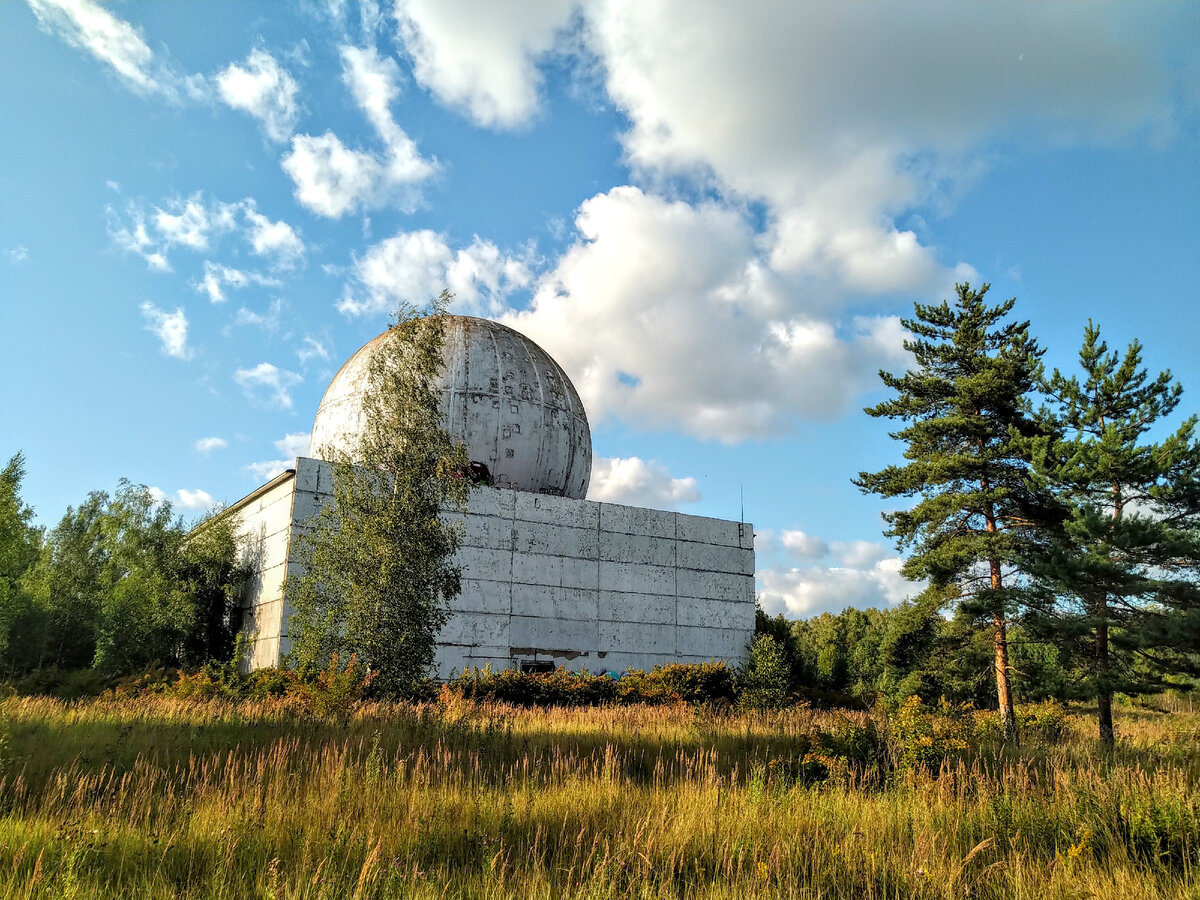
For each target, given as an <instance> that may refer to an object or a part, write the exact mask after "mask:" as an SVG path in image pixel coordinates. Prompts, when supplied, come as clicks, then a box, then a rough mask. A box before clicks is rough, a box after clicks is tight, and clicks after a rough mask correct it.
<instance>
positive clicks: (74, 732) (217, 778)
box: [0, 698, 1200, 900]
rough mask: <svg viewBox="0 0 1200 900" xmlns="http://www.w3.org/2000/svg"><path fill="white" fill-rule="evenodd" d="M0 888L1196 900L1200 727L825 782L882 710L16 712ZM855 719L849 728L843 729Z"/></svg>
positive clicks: (166, 707)
mask: <svg viewBox="0 0 1200 900" xmlns="http://www.w3.org/2000/svg"><path fill="white" fill-rule="evenodd" d="M0 712H2V713H3V715H4V716H5V719H6V722H7V732H8V746H7V748H5V749H4V751H3V754H4V780H3V783H2V784H0V897H13V898H17V897H21V898H24V897H79V898H86V897H150V898H153V897H177V896H186V897H205V898H207V897H223V898H225V897H227V898H242V897H273V898H298V897H313V898H317V897H328V898H343V897H514V898H527V897H529V898H537V897H545V898H559V897H566V898H576V897H579V898H583V897H596V898H601V897H680V896H686V897H747V896H780V897H814V898H815V897H830V898H832V897H877V898H885V897H888V898H890V897H909V896H913V897H929V898H950V897H955V898H958V897H965V896H970V897H1018V898H1019V897H1028V898H1037V900H1053V898H1068V897H1070V898H1075V897H1101V898H1118V897H1128V898H1135V897H1136V898H1145V897H1150V898H1154V897H1164V898H1166V897H1180V898H1182V897H1197V896H1200V881H1198V879H1197V877H1196V876H1197V863H1198V862H1200V858H1198V854H1200V787H1198V786H1200V749H1198V748H1197V741H1196V737H1197V734H1198V732H1200V715H1197V714H1194V713H1188V712H1187V711H1173V712H1169V713H1168V712H1162V711H1155V710H1141V709H1138V710H1131V711H1127V712H1126V714H1125V715H1124V717H1123V718H1122V720H1121V724H1122V726H1123V731H1122V742H1121V745H1120V746H1119V747H1118V749H1117V751H1116V752H1115V753H1114V754H1112V755H1108V756H1105V755H1103V754H1101V753H1100V751H1099V749H1098V747H1097V745H1096V744H1095V743H1094V742H1093V741H1092V738H1091V735H1092V731H1093V729H1094V724H1093V723H1092V722H1091V721H1089V720H1087V719H1085V718H1083V717H1072V718H1071V719H1069V721H1068V729H1067V733H1066V736H1065V737H1063V738H1061V739H1058V740H1055V741H1053V742H1038V741H1035V740H1030V739H1027V740H1026V741H1025V744H1024V745H1023V747H1022V750H1021V751H1020V752H1019V753H1017V752H1012V751H1003V750H1001V749H1000V748H996V747H992V746H985V747H982V748H979V749H977V750H975V751H972V752H971V753H969V754H968V755H967V757H966V758H964V759H962V760H958V761H955V762H954V763H952V764H948V765H947V766H946V767H945V768H944V769H943V770H942V771H941V772H940V773H938V774H937V775H936V777H935V776H934V775H933V774H931V773H925V772H916V773H905V772H900V773H897V774H894V775H892V776H891V777H888V778H885V779H879V778H875V779H870V778H866V779H864V778H860V777H859V775H860V773H855V772H853V771H851V772H849V773H847V774H846V775H845V776H844V777H842V778H841V779H838V780H836V783H835V782H820V781H813V780H811V779H809V778H807V777H804V776H802V774H801V770H800V769H799V768H798V767H797V764H798V760H799V759H800V758H802V757H803V755H804V754H805V753H806V752H807V751H808V750H809V749H810V748H811V747H812V746H813V745H814V736H815V735H816V734H817V732H819V731H825V732H831V731H834V730H836V728H837V727H839V722H843V723H844V721H845V720H846V719H847V718H848V719H850V720H851V721H857V722H858V723H860V724H862V723H865V721H866V718H867V714H865V713H851V714H840V713H816V712H811V711H808V710H796V711H790V712H786V713H777V714H762V715H755V716H739V715H726V714H721V713H714V712H706V711H696V710H693V709H691V708H686V707H684V708H680V707H660V708H651V707H612V708H598V709H560V710H549V711H546V710H525V709H517V708H512V707H503V706H476V705H472V704H469V703H461V702H460V703H452V704H450V705H449V706H447V707H442V706H439V705H436V704H430V705H417V706H413V705H393V704H367V705H364V706H363V707H362V708H360V709H359V710H358V711H357V713H356V714H355V715H354V717H353V718H352V719H351V721H350V722H349V724H348V725H346V726H344V727H339V726H334V725H328V724H320V723H316V722H313V721H311V720H309V719H306V718H304V717H303V715H302V714H301V712H300V710H299V709H297V708H296V707H295V706H293V705H290V704H289V703H287V702H262V703H244V704H239V705H232V704H228V703H222V702H216V701H213V702H189V701H182V700H175V699H169V698H148V699H139V700H126V701H107V702H106V701H97V702H90V703H83V704H77V705H65V704H62V703H59V702H56V701H52V700H43V699H12V700H8V701H6V702H5V703H4V704H3V705H2V707H0ZM839 717H840V718H839Z"/></svg>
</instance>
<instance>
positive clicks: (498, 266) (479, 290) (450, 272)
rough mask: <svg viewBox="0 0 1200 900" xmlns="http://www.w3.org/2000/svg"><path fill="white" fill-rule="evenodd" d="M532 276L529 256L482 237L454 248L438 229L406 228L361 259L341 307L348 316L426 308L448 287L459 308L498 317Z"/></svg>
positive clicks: (340, 302)
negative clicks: (407, 307)
mask: <svg viewBox="0 0 1200 900" xmlns="http://www.w3.org/2000/svg"><path fill="white" fill-rule="evenodd" d="M532 278H533V274H532V272H531V271H530V269H529V266H528V265H527V264H526V262H525V261H524V259H522V258H521V257H519V256H511V255H508V254H505V253H503V252H502V251H501V250H500V249H499V248H498V247H497V246H496V245H495V244H493V243H491V242H490V241H485V240H482V239H481V238H479V237H478V236H476V237H475V239H474V240H473V241H472V242H471V244H470V245H468V246H466V247H462V248H459V249H457V250H453V249H451V247H450V246H449V244H447V242H446V238H445V236H444V235H441V234H438V233H437V232H434V231H430V230H428V229H423V230H420V231H408V232H401V233H400V234H397V235H394V236H393V237H390V238H387V239H385V240H383V241H380V242H379V243H377V244H375V245H374V246H372V247H371V248H369V249H368V250H367V252H366V253H365V254H364V255H363V256H362V257H361V258H360V259H357V260H355V263H354V271H353V275H352V278H351V280H350V282H349V283H348V284H347V287H346V290H345V292H344V293H343V295H342V298H341V300H340V301H339V302H338V309H339V310H340V311H341V312H343V313H345V314H347V315H364V314H366V313H377V312H383V311H386V310H389V309H392V308H395V307H396V306H404V305H412V306H420V305H421V304H423V303H425V302H426V301H428V300H429V298H430V297H433V296H436V295H437V294H438V293H440V291H441V289H442V288H446V289H448V290H449V291H450V292H451V293H453V294H454V295H455V308H456V310H461V311H464V312H476V313H484V314H490V315H495V314H497V313H499V312H501V311H502V310H504V309H505V304H504V301H505V299H506V298H507V297H508V295H509V294H510V293H511V292H512V291H514V290H518V289H520V288H523V287H525V286H527V285H528V284H529V283H530V281H531V280H532Z"/></svg>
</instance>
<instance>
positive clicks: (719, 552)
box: [676, 541, 754, 575]
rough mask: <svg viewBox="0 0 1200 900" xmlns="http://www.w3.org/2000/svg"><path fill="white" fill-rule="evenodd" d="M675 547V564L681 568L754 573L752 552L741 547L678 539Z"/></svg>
mask: <svg viewBox="0 0 1200 900" xmlns="http://www.w3.org/2000/svg"><path fill="white" fill-rule="evenodd" d="M676 548H677V553H678V557H677V560H676V564H677V565H678V566H679V568H681V569H696V570H700V571H707V572H732V573H733V574H735V575H753V574H754V554H753V553H752V552H751V551H749V550H743V549H742V548H741V547H738V546H733V547H720V546H717V545H716V544H697V543H693V542H692V541H678V542H677V543H676Z"/></svg>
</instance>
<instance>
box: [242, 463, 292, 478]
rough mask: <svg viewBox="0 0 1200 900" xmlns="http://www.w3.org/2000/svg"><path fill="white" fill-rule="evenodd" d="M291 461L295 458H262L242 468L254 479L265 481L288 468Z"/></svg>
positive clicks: (290, 465)
mask: <svg viewBox="0 0 1200 900" xmlns="http://www.w3.org/2000/svg"><path fill="white" fill-rule="evenodd" d="M293 463H295V460H292V459H264V460H262V461H261V462H252V463H250V464H249V465H247V466H245V467H244V468H245V470H246V471H247V472H249V473H250V474H251V475H253V476H254V480H255V481H259V482H266V481H270V480H271V479H272V478H274V477H275V476H276V475H278V474H279V473H280V472H283V471H284V470H286V469H290V468H291V467H292V465H293Z"/></svg>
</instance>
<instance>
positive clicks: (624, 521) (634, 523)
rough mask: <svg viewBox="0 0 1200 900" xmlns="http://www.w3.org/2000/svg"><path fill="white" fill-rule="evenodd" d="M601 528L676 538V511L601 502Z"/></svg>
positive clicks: (610, 530) (623, 532)
mask: <svg viewBox="0 0 1200 900" xmlns="http://www.w3.org/2000/svg"><path fill="white" fill-rule="evenodd" d="M600 530H601V531H607V532H612V533H614V534H644V535H648V536H650V537H662V538H671V539H674V538H675V513H673V512H667V511H665V510H661V509H642V508H641V507H639V506H622V505H621V504H619V503H601V504H600Z"/></svg>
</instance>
